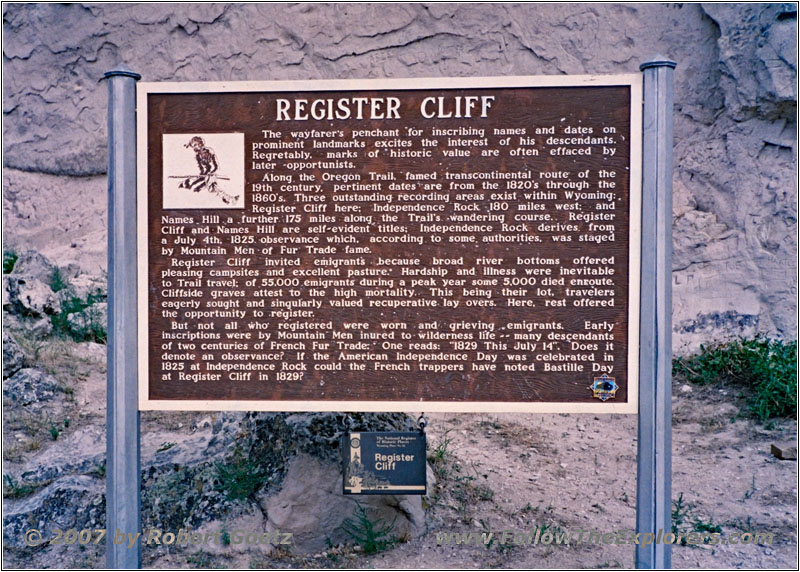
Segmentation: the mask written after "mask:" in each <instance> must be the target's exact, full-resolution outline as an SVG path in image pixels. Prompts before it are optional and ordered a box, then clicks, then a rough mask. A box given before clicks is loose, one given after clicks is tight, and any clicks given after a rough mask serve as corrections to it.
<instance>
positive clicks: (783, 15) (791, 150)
mask: <svg viewBox="0 0 800 572" xmlns="http://www.w3.org/2000/svg"><path fill="white" fill-rule="evenodd" d="M796 10H797V7H796V6H795V5H794V4H791V3H784V4H777V3H774V4H601V5H590V4H563V5H557V6H556V5H547V4H493V5H476V4H472V5H470V4H461V5H459V4H432V5H426V4H399V5H391V6H390V5H382V6H377V5H371V4H346V5H345V4H343V5H328V4H298V5H291V6H289V5H257V4H203V5H169V4H167V5H135V4H134V5H130V6H125V7H124V8H120V7H116V6H113V7H112V6H104V5H101V4H93V5H81V4H66V5H64V4H40V5H25V4H7V5H5V6H4V13H3V16H4V32H5V33H4V45H3V53H4V66H5V71H6V72H8V73H7V74H6V77H7V79H8V81H7V82H6V85H5V89H6V91H5V97H4V110H3V113H4V117H5V123H4V129H5V132H4V144H5V154H4V161H5V165H4V167H5V168H6V176H5V177H4V188H3V193H4V198H5V200H4V204H3V208H4V222H5V225H6V243H7V244H12V245H19V246H20V247H23V246H24V247H25V248H27V247H32V248H36V249H38V250H40V251H42V252H43V253H45V254H47V255H49V256H53V257H57V259H58V260H59V262H60V263H61V264H62V265H66V264H68V263H70V262H74V263H76V264H78V265H80V266H81V267H82V268H83V269H84V270H86V271H88V272H90V273H95V272H96V271H97V269H98V268H99V267H102V266H104V265H105V261H104V252H105V238H104V233H105V179H104V177H103V175H104V173H105V170H106V139H105V128H106V117H105V113H106V89H105V87H104V85H102V83H101V84H98V82H97V80H98V78H100V77H102V75H103V73H104V72H105V71H107V70H109V69H111V68H113V67H115V66H116V65H118V64H121V63H122V64H126V65H128V66H131V67H133V68H135V69H136V70H137V71H138V72H140V73H141V74H142V75H143V79H144V80H146V81H163V80H170V81H176V80H177V81H184V80H245V79H248V80H265V79H269V80H276V79H317V78H319V79H325V78H347V77H353V78H374V77H410V78H413V77H427V76H484V75H487V76H490V75H525V74H531V75H533V74H587V73H603V74H605V73H630V72H635V71H637V69H638V65H639V63H641V62H642V61H645V60H646V59H647V58H649V57H650V56H652V55H654V54H656V53H662V54H666V55H667V56H668V57H670V58H672V59H674V60H676V61H677V62H678V68H677V70H676V75H675V78H676V93H675V130H674V132H675V150H674V151H675V152H674V158H675V174H674V189H675V203H674V217H675V218H674V246H675V249H674V250H675V256H674V265H673V275H674V297H673V298H674V303H675V305H674V320H673V324H674V330H675V331H674V336H673V339H674V347H675V349H676V350H677V351H679V352H683V351H687V350H691V349H695V348H696V347H697V346H698V344H699V343H701V342H703V341H710V340H717V339H724V338H730V337H736V336H739V335H749V334H752V333H754V332H762V333H766V334H770V335H777V336H783V337H788V338H793V337H795V335H796V328H797V323H796V311H795V310H796V294H797V291H796V284H795V276H796V252H797V241H796V236H797V222H796V221H797V212H796V202H797V193H796V188H795V187H796V185H795V174H794V173H795V170H794V167H795V156H796V140H795V131H796V123H795V114H796V101H797V93H796V89H797V88H796V78H797V54H796V43H795V41H794V39H795V38H796V34H797V12H796ZM55 126H57V128H56V127H55ZM54 221H58V222H57V223H54ZM38 294H41V293H36V292H33V293H32V295H33V298H34V299H33V300H32V303H33V304H36V306H37V307H43V306H44V305H45V303H46V300H45V299H41V300H40V299H39V298H40V297H39V296H38ZM37 311H38V310H37Z"/></svg>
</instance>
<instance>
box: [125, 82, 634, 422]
mask: <svg viewBox="0 0 800 572" xmlns="http://www.w3.org/2000/svg"><path fill="white" fill-rule="evenodd" d="M640 102H641V80H640V76H638V75H631V76H627V75H626V76H586V77H584V76H581V77H569V78H561V77H559V78H542V77H539V78H535V77H515V78H481V79H475V78H471V79H464V78H461V79H457V78H451V79H436V80H420V79H413V80H411V79H409V80H392V81H330V82H270V83H264V82H259V83H246V82H242V83H218V84H215V83H212V84H208V83H204V84H191V83H190V84H176V83H166V84H147V83H143V84H140V85H139V92H138V121H139V134H138V137H139V203H138V204H139V207H138V208H139V213H138V215H139V236H138V240H139V259H140V273H139V292H140V294H139V314H140V315H139V324H140V347H139V352H140V407H141V408H142V409H241V410H287V411H288V410H361V411H367V410H373V411H381V410H384V411H398V410H400V411H401V410H424V411H434V410H440V411H586V412H589V411H591V412H615V413H622V412H628V413H633V412H636V407H637V403H636V388H637V352H638V319H639V318H638V298H639V286H638V284H639V262H638V260H639V235H640V228H639V210H640V190H639V189H640V180H639V179H640V164H641V158H640V141H641V125H640V123H641V103H640ZM634 103H635V104H634Z"/></svg>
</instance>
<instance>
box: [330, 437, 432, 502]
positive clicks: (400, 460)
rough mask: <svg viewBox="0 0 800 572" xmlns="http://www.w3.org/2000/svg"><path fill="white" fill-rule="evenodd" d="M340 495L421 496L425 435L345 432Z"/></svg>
mask: <svg viewBox="0 0 800 572" xmlns="http://www.w3.org/2000/svg"><path fill="white" fill-rule="evenodd" d="M342 492H343V493H344V494H346V495H424V494H425V493H426V479H425V433H422V432H421V431H409V432H405V431H390V432H386V431H380V432H370V433H345V435H344V437H343V438H342Z"/></svg>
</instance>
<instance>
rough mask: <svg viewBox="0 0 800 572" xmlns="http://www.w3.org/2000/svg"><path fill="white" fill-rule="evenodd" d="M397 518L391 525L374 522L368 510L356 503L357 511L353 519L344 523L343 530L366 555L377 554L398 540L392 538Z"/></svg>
mask: <svg viewBox="0 0 800 572" xmlns="http://www.w3.org/2000/svg"><path fill="white" fill-rule="evenodd" d="M396 521H397V517H395V519H394V520H393V521H392V522H391V523H390V524H386V523H385V522H383V521H373V520H370V518H369V516H367V511H366V509H365V508H364V507H363V506H361V503H359V502H356V510H355V512H354V513H353V516H352V517H351V518H348V519H345V521H344V522H343V523H342V530H344V531H345V532H346V533H347V535H348V536H350V537H351V538H352V539H353V540H355V541H356V543H358V544H359V545H360V546H361V548H363V549H364V552H365V553H366V554H377V553H378V552H380V551H382V550H386V549H387V548H390V547H391V546H392V545H394V544H395V543H396V542H397V538H396V537H394V536H390V533H391V532H392V531H393V530H394V526H395V522H396Z"/></svg>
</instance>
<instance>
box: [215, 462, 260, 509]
mask: <svg viewBox="0 0 800 572" xmlns="http://www.w3.org/2000/svg"><path fill="white" fill-rule="evenodd" d="M216 468H217V481H218V483H219V485H218V489H219V490H220V491H222V492H224V493H225V496H226V497H228V499H229V500H244V499H246V498H248V497H250V496H252V495H254V494H255V493H256V491H258V489H260V488H261V486H262V485H263V484H264V480H265V478H264V477H265V475H264V470H263V468H261V467H259V465H258V463H257V462H256V461H254V460H252V459H250V458H249V457H246V456H245V455H244V454H243V453H242V451H241V449H236V451H234V454H233V457H232V458H231V459H230V460H229V461H228V462H227V463H216Z"/></svg>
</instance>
